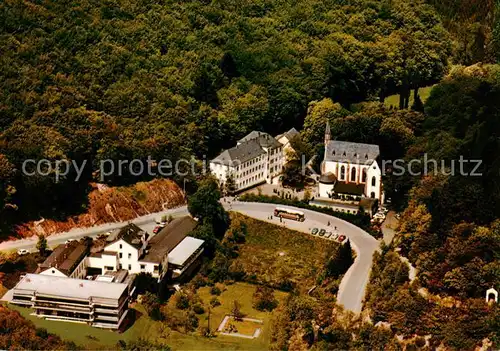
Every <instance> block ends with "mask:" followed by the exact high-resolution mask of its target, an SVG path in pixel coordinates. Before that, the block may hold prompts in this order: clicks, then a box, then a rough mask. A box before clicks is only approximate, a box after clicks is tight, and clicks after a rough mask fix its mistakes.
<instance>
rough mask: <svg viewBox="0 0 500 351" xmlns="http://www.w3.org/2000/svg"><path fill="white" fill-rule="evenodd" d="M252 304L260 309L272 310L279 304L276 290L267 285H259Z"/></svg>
mask: <svg viewBox="0 0 500 351" xmlns="http://www.w3.org/2000/svg"><path fill="white" fill-rule="evenodd" d="M252 305H253V307H254V308H255V309H256V310H258V311H272V310H273V309H275V308H276V306H277V305H278V301H276V299H275V297H274V290H273V289H271V288H269V287H267V286H258V287H257V288H256V289H255V292H254V293H253V297H252Z"/></svg>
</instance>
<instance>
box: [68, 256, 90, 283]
mask: <svg viewBox="0 0 500 351" xmlns="http://www.w3.org/2000/svg"><path fill="white" fill-rule="evenodd" d="M86 274H87V260H86V259H85V258H84V259H83V260H82V261H81V262H80V263H79V264H78V267H76V268H75V270H74V271H73V272H72V273H71V274H70V276H69V277H70V278H75V279H83V278H85V276H86Z"/></svg>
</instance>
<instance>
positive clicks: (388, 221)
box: [382, 211, 398, 245]
mask: <svg viewBox="0 0 500 351" xmlns="http://www.w3.org/2000/svg"><path fill="white" fill-rule="evenodd" d="M397 226H398V219H397V218H396V212H394V211H389V212H387V216H386V218H385V221H384V222H383V223H382V234H383V235H384V242H385V243H386V244H387V245H389V244H390V243H391V242H392V239H394V235H396V227H397Z"/></svg>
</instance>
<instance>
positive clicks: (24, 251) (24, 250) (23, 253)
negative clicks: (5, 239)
mask: <svg viewBox="0 0 500 351" xmlns="http://www.w3.org/2000/svg"><path fill="white" fill-rule="evenodd" d="M29 253H30V252H29V251H28V250H26V249H19V250H17V254H18V255H19V256H23V255H27V254H29Z"/></svg>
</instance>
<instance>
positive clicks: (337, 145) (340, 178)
mask: <svg viewBox="0 0 500 351" xmlns="http://www.w3.org/2000/svg"><path fill="white" fill-rule="evenodd" d="M379 156H380V148H379V146H378V145H373V144H362V143H353V142H348V141H340V140H332V137H331V131H330V125H329V123H328V122H327V123H326V130H325V155H324V159H323V162H322V165H321V176H320V178H319V196H320V197H321V198H328V199H340V200H354V201H359V200H361V199H362V198H372V199H377V200H378V201H379V202H380V203H383V190H382V172H381V169H380V166H379V164H378V161H379Z"/></svg>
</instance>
